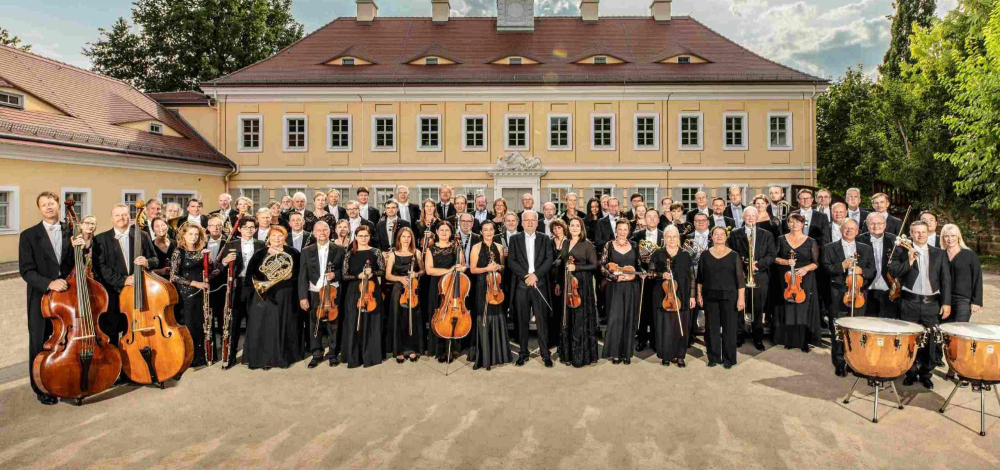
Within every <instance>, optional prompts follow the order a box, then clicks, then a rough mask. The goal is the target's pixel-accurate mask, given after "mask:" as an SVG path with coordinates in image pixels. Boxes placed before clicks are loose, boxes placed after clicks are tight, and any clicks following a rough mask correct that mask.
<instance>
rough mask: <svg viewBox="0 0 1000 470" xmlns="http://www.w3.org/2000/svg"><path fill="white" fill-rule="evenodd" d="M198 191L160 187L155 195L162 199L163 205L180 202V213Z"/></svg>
mask: <svg viewBox="0 0 1000 470" xmlns="http://www.w3.org/2000/svg"><path fill="white" fill-rule="evenodd" d="M197 195H198V193H197V192H195V191H188V190H184V189H161V190H160V193H159V194H158V195H157V196H159V199H160V200H161V201H163V204H164V205H167V204H170V203H171V202H175V203H177V204H180V206H181V210H182V212H181V213H182V214H183V213H184V212H183V210H184V209H186V208H187V205H188V202H190V201H191V200H192V199H195V198H196V197H197Z"/></svg>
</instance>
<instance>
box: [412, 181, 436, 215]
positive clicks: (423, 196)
mask: <svg viewBox="0 0 1000 470" xmlns="http://www.w3.org/2000/svg"><path fill="white" fill-rule="evenodd" d="M439 187H440V186H437V185H433V186H428V185H422V186H418V187H417V189H418V190H419V192H420V202H418V203H417V205H419V206H420V209H421V210H423V203H424V201H426V200H428V199H430V200H433V201H435V202H437V200H438V188H439Z"/></svg>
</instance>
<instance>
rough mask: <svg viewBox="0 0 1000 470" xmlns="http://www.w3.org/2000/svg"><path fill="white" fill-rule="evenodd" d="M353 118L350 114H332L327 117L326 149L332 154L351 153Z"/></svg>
mask: <svg viewBox="0 0 1000 470" xmlns="http://www.w3.org/2000/svg"><path fill="white" fill-rule="evenodd" d="M351 122H352V118H351V115H350V114H330V115H327V116H326V149H327V150H328V151H331V152H350V151H351V149H352V147H353V142H352V141H351V131H352V126H351Z"/></svg>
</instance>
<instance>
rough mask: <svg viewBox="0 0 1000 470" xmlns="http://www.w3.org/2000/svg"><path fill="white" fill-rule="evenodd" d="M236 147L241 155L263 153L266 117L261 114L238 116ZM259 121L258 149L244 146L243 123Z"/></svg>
mask: <svg viewBox="0 0 1000 470" xmlns="http://www.w3.org/2000/svg"><path fill="white" fill-rule="evenodd" d="M236 119H237V126H238V129H237V130H236V138H237V141H236V146H237V152H240V153H261V152H263V148H264V116H263V115H260V114H240V115H238V116H237V118H236ZM252 119H256V120H257V147H244V146H243V121H248V120H252Z"/></svg>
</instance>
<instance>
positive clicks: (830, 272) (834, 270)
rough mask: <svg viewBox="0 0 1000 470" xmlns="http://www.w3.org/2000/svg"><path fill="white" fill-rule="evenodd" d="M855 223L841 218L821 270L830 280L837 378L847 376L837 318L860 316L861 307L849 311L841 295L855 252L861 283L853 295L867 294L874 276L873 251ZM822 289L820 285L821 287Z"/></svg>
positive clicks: (834, 361)
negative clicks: (862, 241)
mask: <svg viewBox="0 0 1000 470" xmlns="http://www.w3.org/2000/svg"><path fill="white" fill-rule="evenodd" d="M858 231H859V229H858V224H856V223H855V222H854V220H853V219H844V223H843V224H841V225H840V240H838V241H835V242H830V243H829V244H827V245H826V246H824V247H823V250H822V252H823V254H822V258H823V270H824V271H826V273H827V277H828V279H829V290H830V306H829V310H828V311H829V312H830V338H832V343H833V345H832V346H833V348H832V352H831V354H830V356H831V359H832V360H833V367H834V374H836V375H837V376H838V377H846V376H847V370H846V367H847V363H846V362H844V342H843V341H840V340H839V339H838V338H837V329H836V328H837V327H836V320H837V319H838V318H840V317H843V316H847V315H851V314H852V313H853V314H854V315H857V316H863V315H864V310H862V309H856V310H852V309H851V307H850V306H849V305H847V304H845V303H844V294H845V293H847V294H850V292H847V288H846V285H845V281H846V279H847V275H848V273H849V270H850V269H851V264H852V262H854V256H855V255H857V262H856V264H855V266H856V267H859V268H861V277H862V278H863V279H864V282H863V283H862V285H860V286H856V289H857V291H856V296H865V295H867V294H868V286H870V285H871V282H872V279H873V277H874V276H875V271H876V269H875V252H874V251H873V250H872V247H871V246H868V245H865V244H864V243H860V242H858V241H857V240H856V237H857V236H858ZM820 288H821V289H822V286H821V287H820Z"/></svg>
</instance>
